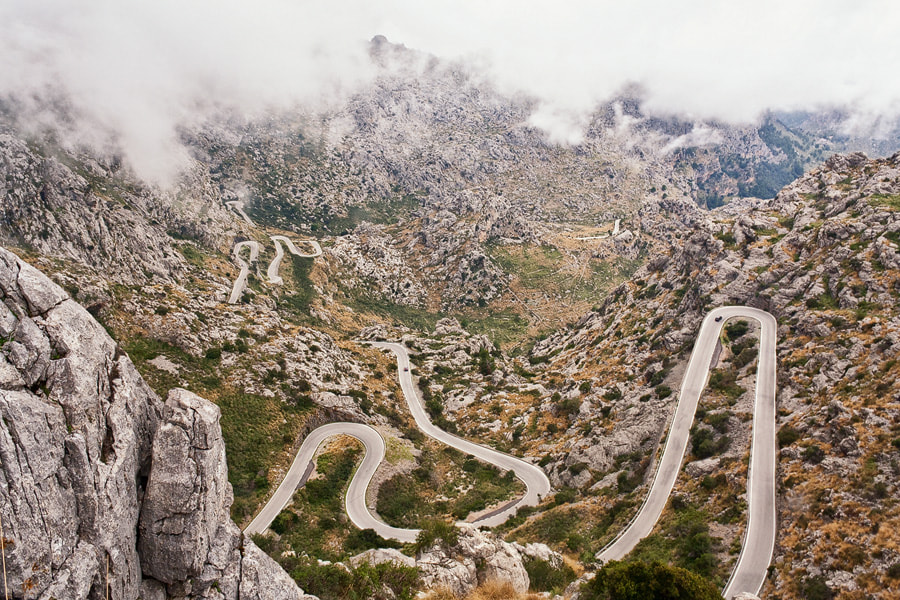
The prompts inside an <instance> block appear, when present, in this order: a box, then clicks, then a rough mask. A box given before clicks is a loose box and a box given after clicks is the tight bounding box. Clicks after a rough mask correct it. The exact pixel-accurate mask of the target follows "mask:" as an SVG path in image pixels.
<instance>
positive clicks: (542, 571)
mask: <svg viewBox="0 0 900 600" xmlns="http://www.w3.org/2000/svg"><path fill="white" fill-rule="evenodd" d="M524 565H525V570H526V571H527V572H528V579H529V580H530V581H531V587H530V589H531V590H532V591H535V592H550V594H551V595H556V594H562V592H563V590H565V589H566V586H567V585H569V584H570V583H572V582H573V581H575V571H574V570H572V567H570V566H569V565H567V564H565V563H563V564H562V565H561V566H559V567H554V566H553V565H552V564H550V562H549V561H546V560H540V559H537V558H526V559H525V561H524Z"/></svg>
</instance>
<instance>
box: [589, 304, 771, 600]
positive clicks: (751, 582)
mask: <svg viewBox="0 0 900 600" xmlns="http://www.w3.org/2000/svg"><path fill="white" fill-rule="evenodd" d="M734 317H743V318H747V319H753V320H756V321H758V322H759V324H760V336H759V359H758V363H757V364H758V366H757V371H756V400H755V404H754V408H753V439H752V441H751V445H750V470H749V473H748V476H747V505H748V515H749V516H748V523H747V530H746V532H745V533H744V543H743V546H742V548H741V554H740V556H739V557H738V561H737V565H736V566H735V568H734V571H733V572H732V574H731V578H730V579H729V580H728V584H727V585H726V587H725V591H724V592H723V595H724V597H725V599H726V600H730V599H731V598H733V597H734V596H736V595H737V594H739V593H741V592H750V593H752V594H759V590H760V589H761V588H762V585H763V583H764V581H765V578H766V572H767V569H768V567H769V563H770V562H771V561H772V553H773V551H774V549H775V340H776V330H777V323H776V321H775V318H774V317H773V316H772V315H770V314H769V313H767V312H765V311H762V310H758V309H755V308H749V307H744V306H722V307H719V308H715V309H713V310H711V311H710V312H709V314H707V315H706V318H705V319H703V324H702V325H701V327H700V333H699V335H698V336H697V342H696V344H695V345H694V350H693V353H692V354H691V359H690V362H689V363H688V368H687V371H686V372H685V375H684V381H683V382H682V385H681V395H680V397H679V399H678V406H677V407H676V409H675V417H674V419H673V421H672V427H671V429H670V430H669V436H668V438H667V439H666V446H665V449H664V450H663V455H662V458H661V459H660V462H659V468H658V469H657V471H656V477H655V478H654V480H653V485H652V486H651V487H650V492H649V493H648V495H647V498H646V500H645V501H644V504H643V506H642V507H641V509H640V511H639V512H638V514H637V516H636V517H635V518H634V519H633V520H632V522H631V524H630V525H629V526H628V527H627V528H626V529H625V530H624V531H623V532H622V533H621V534H620V535H619V537H618V538H616V539H615V540H614V541H613V542H612V543H611V544H610V545H608V546H607V547H606V548H604V549H603V550H601V551H600V552H599V553H598V554H597V559H598V560H600V561H603V562H605V561H609V560H620V559H621V558H623V557H624V556H625V555H626V554H628V553H629V552H631V550H632V549H633V548H634V547H635V546H636V545H637V543H638V542H639V541H640V540H641V539H643V538H644V537H646V536H647V535H648V534H649V533H650V531H651V530H652V529H653V526H654V525H655V524H656V522H657V521H658V520H659V517H660V515H661V514H662V511H663V508H665V505H666V501H667V500H668V498H669V494H670V493H671V492H672V487H673V486H674V485H675V479H676V477H677V476H678V472H679V471H680V470H681V463H682V461H683V459H684V454H685V450H686V449H687V443H688V438H689V437H690V430H691V424H692V423H693V420H694V413H695V412H696V410H697V403H698V402H699V400H700V393H701V392H702V391H703V388H704V387H706V380H707V378H708V376H709V370H710V368H711V366H712V365H711V362H712V358H713V353H714V352H715V349H716V345H717V344H718V341H719V335H720V332H721V331H722V327H723V326H724V325H725V322H726V321H727V320H728V319H731V318H734Z"/></svg>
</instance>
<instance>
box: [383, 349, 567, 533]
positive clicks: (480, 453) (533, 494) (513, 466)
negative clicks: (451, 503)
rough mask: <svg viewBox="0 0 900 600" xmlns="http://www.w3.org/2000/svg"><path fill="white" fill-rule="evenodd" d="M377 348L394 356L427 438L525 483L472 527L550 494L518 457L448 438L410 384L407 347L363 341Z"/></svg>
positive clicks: (492, 521) (540, 477)
mask: <svg viewBox="0 0 900 600" xmlns="http://www.w3.org/2000/svg"><path fill="white" fill-rule="evenodd" d="M366 343H369V344H371V345H373V346H375V347H377V348H383V349H385V350H390V351H392V352H393V353H394V354H396V355H397V371H398V373H399V375H400V387H401V388H402V389H403V395H404V396H406V402H407V404H408V405H409V410H410V412H411V413H412V415H413V418H414V419H415V420H416V425H417V426H418V427H419V429H420V430H421V431H422V433H424V434H425V435H427V436H430V437H433V438H434V439H436V440H438V441H439V442H442V443H444V444H447V445H448V446H451V447H453V448H456V449H457V450H459V451H460V452H463V453H465V454H471V455H472V456H474V457H476V458H478V459H479V460H482V461H484V462H486V463H488V464H492V465H494V466H496V467H499V468H500V469H502V470H504V471H512V472H513V473H515V475H516V477H518V478H519V479H521V480H522V482H523V483H524V484H525V487H526V492H525V495H524V496H523V497H522V498H521V499H520V500H519V501H518V502H514V503H511V504H508V505H506V506H505V507H504V508H503V509H502V510H500V511H493V512H491V513H489V514H487V515H485V516H484V517H482V518H480V519H476V520H475V521H474V524H475V525H478V526H485V527H493V526H495V525H499V524H501V523H503V522H505V521H506V520H507V519H508V518H510V517H511V516H513V515H515V514H516V510H517V509H518V507H520V506H535V505H537V504H538V503H539V502H540V501H541V500H542V499H544V498H545V497H546V496H547V494H548V493H550V480H549V479H547V476H546V475H545V474H544V472H543V471H542V470H541V469H540V468H538V467H537V466H535V465H533V464H531V463H528V462H525V461H524V460H522V459H520V458H516V457H514V456H510V455H508V454H503V453H502V452H498V451H496V450H494V449H492V448H488V447H486V446H481V445H479V444H475V443H473V442H470V441H468V440H464V439H462V438H460V437H457V436H455V435H451V434H449V433H447V432H446V431H444V430H443V429H438V428H437V427H436V426H435V425H434V424H433V423H432V422H431V419H430V418H429V417H428V413H427V412H425V407H424V405H423V404H422V399H421V398H420V397H419V394H418V391H417V389H416V385H415V383H413V379H412V373H411V372H410V371H409V369H410V364H409V354H408V353H407V351H406V348H405V347H404V346H402V345H401V344H395V343H391V342H366Z"/></svg>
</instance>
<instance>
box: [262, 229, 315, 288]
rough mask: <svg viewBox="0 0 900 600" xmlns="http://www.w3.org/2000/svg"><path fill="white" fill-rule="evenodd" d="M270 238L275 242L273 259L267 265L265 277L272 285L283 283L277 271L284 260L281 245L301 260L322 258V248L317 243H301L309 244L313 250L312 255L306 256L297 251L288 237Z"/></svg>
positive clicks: (308, 241) (309, 241)
mask: <svg viewBox="0 0 900 600" xmlns="http://www.w3.org/2000/svg"><path fill="white" fill-rule="evenodd" d="M270 238H271V240H272V241H273V242H275V258H273V259H272V262H271V263H269V268H268V269H266V276H268V278H269V282H270V283H272V284H273V285H281V284H283V283H284V279H282V278H281V277H279V276H278V270H279V269H280V268H281V260H282V259H283V258H284V249H283V248H282V247H281V244H282V243H284V244H285V245H286V246H287V247H288V251H289V252H290V253H291V254H293V255H294V256H299V257H301V258H315V257H317V256H322V246H320V245H319V242H317V241H316V240H303V242H302V243H305V244H309V245H310V246H312V249H313V251H312V254H306V253H303V252H300V251H299V250H298V249H297V246H295V245H294V242H292V241H291V240H290V238H288V237H285V236H283V235H273V236H270Z"/></svg>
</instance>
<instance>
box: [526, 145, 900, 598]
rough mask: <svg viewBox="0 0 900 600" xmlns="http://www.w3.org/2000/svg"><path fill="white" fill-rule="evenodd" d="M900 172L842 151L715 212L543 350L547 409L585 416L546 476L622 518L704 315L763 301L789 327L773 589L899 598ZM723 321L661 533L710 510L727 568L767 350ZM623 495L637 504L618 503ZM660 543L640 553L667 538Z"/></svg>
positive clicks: (783, 329) (568, 424) (538, 368)
mask: <svg viewBox="0 0 900 600" xmlns="http://www.w3.org/2000/svg"><path fill="white" fill-rule="evenodd" d="M898 168H900V155H895V156H893V157H892V158H890V159H881V160H868V159H866V157H865V156H862V155H850V156H846V157H844V156H836V157H834V158H832V159H830V160H829V161H828V162H827V163H826V165H825V166H824V167H821V168H819V169H816V170H813V171H812V172H811V173H809V174H808V175H806V176H804V177H802V178H801V179H799V180H798V181H797V182H795V183H794V184H792V185H791V186H788V187H787V188H786V189H784V190H782V191H781V192H780V193H779V195H778V196H777V197H776V198H775V199H774V200H772V201H768V202H760V201H757V202H753V203H744V204H738V203H732V204H731V205H729V206H727V207H723V208H722V209H718V210H716V211H713V212H711V213H709V215H708V216H704V217H703V218H702V219H701V220H699V221H698V223H697V227H696V228H695V229H694V232H693V233H691V234H689V235H687V236H685V239H684V243H683V246H682V247H681V248H677V247H676V248H673V252H672V253H671V254H670V255H668V256H660V257H657V258H655V259H653V260H652V261H651V262H650V263H649V264H648V266H647V267H646V268H645V269H643V270H641V271H639V272H638V273H636V274H635V279H634V280H633V281H631V282H629V283H627V284H624V285H623V286H621V287H619V288H618V289H617V290H616V291H615V293H614V294H612V296H611V297H610V298H608V299H607V300H606V301H605V302H604V303H603V304H602V305H601V307H600V308H598V310H597V311H596V312H593V313H590V314H588V315H586V316H585V317H584V318H583V319H581V321H579V323H577V324H576V325H575V326H574V327H573V328H572V329H571V330H569V331H561V332H559V333H557V334H555V335H553V336H550V337H548V338H547V339H546V340H544V341H542V342H540V343H539V344H537V345H536V346H535V348H534V350H533V351H532V353H531V355H530V358H531V362H532V363H534V365H533V366H530V367H529V368H530V369H531V370H532V371H535V372H536V375H535V378H534V379H536V380H538V379H539V380H541V382H542V383H544V382H549V383H550V384H551V385H552V384H555V386H553V387H551V385H547V383H544V385H546V386H547V392H548V393H549V392H554V391H555V392H556V393H558V394H559V396H558V397H557V398H558V399H557V401H556V402H555V403H549V404H544V405H543V408H545V409H548V410H551V411H553V412H556V413H557V414H559V412H560V411H562V410H563V408H562V407H563V405H564V404H566V405H567V404H572V406H573V407H574V408H575V410H566V411H565V413H564V414H566V415H567V417H566V419H565V421H563V424H562V426H560V425H559V424H557V425H555V427H557V428H559V430H560V433H557V434H555V435H554V440H555V443H554V446H553V447H552V449H551V448H548V450H550V452H549V454H548V457H549V461H548V463H547V465H548V466H547V468H548V469H549V470H550V472H551V473H553V474H554V475H555V477H556V478H557V479H558V480H559V481H568V482H570V484H572V485H575V486H577V487H579V488H581V489H584V490H588V491H589V492H590V491H594V490H597V491H601V490H603V489H604V488H607V489H608V490H610V489H611V491H612V496H611V497H610V498H609V499H603V495H601V496H600V497H599V498H597V497H594V496H593V494H591V493H585V494H584V498H585V500H583V501H582V502H581V504H580V505H577V506H578V507H579V508H578V510H581V511H588V512H590V511H592V510H595V509H594V508H593V506H594V504H595V503H597V502H599V503H600V504H601V505H602V506H605V507H606V508H605V509H604V510H606V511H608V510H609V507H611V506H612V507H613V509H614V510H615V512H616V513H622V512H624V513H625V515H624V516H623V515H620V516H619V517H618V518H619V520H620V522H621V519H623V518H624V519H627V513H628V512H629V511H628V509H627V501H628V497H629V496H627V495H624V496H623V494H626V493H627V492H628V491H629V490H630V489H631V488H633V487H634V485H635V484H638V483H640V482H641V481H642V480H645V479H646V475H645V473H646V472H648V467H650V466H651V465H652V460H653V459H652V454H650V460H649V461H647V460H646V459H645V460H644V461H641V456H642V455H644V454H645V453H647V451H649V450H652V448H654V446H655V444H656V443H657V440H658V439H659V436H660V434H661V433H662V432H663V430H664V427H665V424H666V418H667V417H666V415H668V414H670V413H671V410H672V407H673V406H674V404H673V403H674V401H675V399H676V397H677V395H676V394H673V393H672V390H677V387H678V385H679V381H680V369H681V368H682V365H683V364H684V361H685V359H686V358H687V350H689V349H690V347H691V345H692V343H693V335H694V334H695V333H696V330H697V327H698V325H699V321H700V319H701V318H702V316H703V315H704V313H705V311H706V310H707V309H708V308H709V307H711V306H718V305H723V304H747V305H751V306H758V307H760V308H763V309H765V310H767V311H769V312H771V313H772V314H774V315H775V316H776V317H777V318H778V320H779V343H778V361H779V363H778V382H779V383H778V385H779V390H778V398H777V401H778V415H779V423H778V424H779V427H780V430H779V435H778V439H779V444H780V445H781V458H780V462H779V473H780V484H779V491H778V493H779V512H780V515H779V518H780V529H779V536H778V540H777V547H776V558H775V563H774V569H773V573H772V577H771V579H770V582H769V584H767V587H766V591H764V595H765V596H766V597H772V598H776V597H782V598H796V597H809V596H808V595H807V594H808V593H809V594H811V593H812V592H809V590H811V589H814V588H815V589H820V588H822V587H823V586H825V588H823V589H831V590H833V591H834V592H837V593H840V594H841V596H840V597H847V598H855V597H866V596H867V595H872V596H874V597H887V596H884V594H887V593H888V592H886V591H885V590H889V589H893V588H894V587H896V585H897V582H896V571H897V568H896V567H895V566H894V565H896V564H898V560H900V556H898V555H897V552H896V540H895V539H894V534H893V533H892V532H893V531H895V530H896V520H897V519H898V518H900V516H898V514H897V512H896V510H894V508H893V502H891V501H890V500H889V498H890V497H891V496H892V495H893V494H894V493H895V492H896V490H895V489H894V487H895V486H894V484H893V480H894V478H895V476H896V463H897V460H896V452H897V449H896V448H895V447H894V444H893V443H892V441H893V439H894V438H895V437H896V434H897V431H898V429H897V420H898V418H900V413H898V405H897V403H898V401H900V390H898V389H897V387H896V385H895V382H896V380H897V373H896V369H897V356H896V355H897V351H898V348H900V346H898V345H897V341H898V339H900V338H898V335H900V330H898V327H900V315H898V313H897V306H898V303H897V299H898V295H900V287H898V285H900V281H898V277H900V262H898V261H900V254H898V241H900V239H898V235H900V215H898V213H897V210H898V209H900V205H898V198H900V195H898V193H900V179H898V176H900V170H898ZM726 331H727V335H726V336H725V338H724V339H723V341H722V346H723V348H722V352H721V354H720V356H719V359H718V361H719V362H718V367H717V370H716V371H714V374H713V377H712V378H711V382H710V387H711V389H710V391H709V392H708V395H707V396H708V399H707V400H705V401H702V402H701V413H700V414H699V415H698V420H697V424H696V426H695V432H694V434H693V441H692V446H691V448H690V449H689V453H690V456H689V457H688V458H687V463H688V464H687V465H686V466H685V471H686V473H687V474H688V476H687V477H683V478H682V479H681V482H680V483H679V484H678V485H677V488H676V494H678V495H679V496H678V498H676V500H677V502H673V503H672V508H671V509H670V517H669V519H670V523H669V525H666V524H665V523H664V524H663V529H662V530H661V533H660V534H659V535H660V536H662V538H665V537H666V536H673V535H674V536H677V535H679V534H678V533H677V532H678V531H679V525H678V522H679V521H681V522H683V521H684V520H685V519H686V518H687V516H689V515H690V514H691V511H694V512H697V511H701V512H702V514H704V515H705V517H704V518H705V519H710V520H712V521H713V523H712V525H711V526H710V528H709V530H710V534H712V535H713V536H717V537H721V538H722V543H721V544H719V545H718V548H719V549H718V551H717V553H718V555H719V560H722V561H724V562H726V563H727V562H728V560H729V558H728V557H729V554H731V555H732V557H733V551H734V549H735V547H736V546H735V544H737V543H738V541H739V539H740V538H739V535H740V523H741V520H740V518H739V517H738V516H737V515H739V514H740V510H738V511H737V513H736V512H735V509H736V506H739V502H740V498H741V496H742V495H743V489H744V487H745V485H746V479H745V477H746V453H747V451H748V448H749V445H748V441H749V438H748V433H749V432H748V427H749V415H750V412H751V402H752V396H751V394H748V393H747V390H752V387H753V376H752V375H753V373H754V369H753V363H754V361H755V342H754V340H753V339H752V335H753V331H752V327H751V328H750V329H749V331H748V328H747V327H745V326H741V325H739V324H733V325H730V326H728V327H726ZM572 400H574V403H573V402H572ZM552 422H553V423H557V420H553V421H552ZM562 427H565V430H564V433H563V432H562V431H563V430H562ZM630 452H637V454H636V455H631V456H630V455H629V454H628V453H630ZM622 457H625V462H622V461H621V459H622ZM629 465H630V466H629ZM576 467H577V468H576ZM623 467H624V469H623ZM634 477H636V480H635V479H633V478H634ZM594 482H597V483H596V484H595V483H594ZM617 497H618V498H623V497H624V498H625V500H626V504H625V505H624V506H623V505H622V504H621V501H620V503H619V504H616V505H614V502H615V501H616V500H617ZM679 498H680V499H679ZM632 502H633V500H632ZM631 510H633V509H631ZM665 520H666V517H665V516H664V521H665ZM601 523H602V521H601ZM892 523H893V525H892ZM681 527H682V529H681V531H682V533H681V535H683V534H684V531H683V527H684V526H683V525H682V526H681ZM594 535H596V533H595V534H594ZM662 538H657V539H655V540H651V541H650V542H648V543H647V544H645V545H644V547H643V548H641V547H640V546H639V548H638V554H639V555H641V556H645V557H646V556H652V555H654V552H658V551H659V550H656V549H654V548H659V547H662V548H665V547H666V545H667V544H666V543H664V539H662ZM668 545H669V546H671V545H673V542H672V541H671V540H670V541H669V542H668ZM675 545H676V546H677V544H675ZM707 548H708V549H709V550H712V551H713V553H716V545H715V544H712V545H707ZM729 548H730V552H729ZM862 548H866V551H861V550H859V549H862ZM675 552H676V554H677V552H678V550H676V551H675ZM732 560H733V558H732ZM710 572H711V573H712V572H715V569H713V570H711V571H710ZM879 594H881V596H880V595H879Z"/></svg>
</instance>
